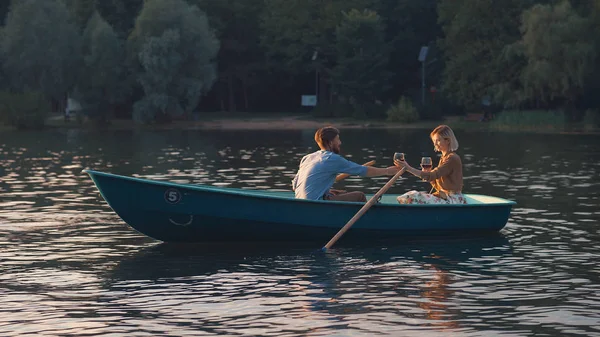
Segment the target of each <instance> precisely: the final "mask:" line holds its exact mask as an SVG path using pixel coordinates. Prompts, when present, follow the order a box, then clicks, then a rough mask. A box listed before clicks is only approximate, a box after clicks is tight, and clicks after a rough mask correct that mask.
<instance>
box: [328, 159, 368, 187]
mask: <svg viewBox="0 0 600 337" xmlns="http://www.w3.org/2000/svg"><path fill="white" fill-rule="evenodd" d="M373 165H375V161H374V160H371V161H369V162H366V163H364V164H362V166H373ZM349 176H350V175H349V174H348V173H342V174H338V176H337V177H335V182H336V183H337V182H338V181H342V180H344V179H346V178H348V177H349Z"/></svg>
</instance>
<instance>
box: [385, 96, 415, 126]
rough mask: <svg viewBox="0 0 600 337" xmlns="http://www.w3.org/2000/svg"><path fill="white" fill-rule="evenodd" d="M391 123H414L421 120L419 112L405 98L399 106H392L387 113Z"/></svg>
mask: <svg viewBox="0 0 600 337" xmlns="http://www.w3.org/2000/svg"><path fill="white" fill-rule="evenodd" d="M386 114H387V119H388V120H389V121H391V122H401V123H413V122H416V121H417V120H419V112H418V111H417V109H416V108H415V106H414V105H413V103H412V102H411V101H410V99H408V98H407V97H405V96H402V97H400V100H399V101H398V104H396V105H392V106H391V107H390V108H389V109H388V110H387V112H386Z"/></svg>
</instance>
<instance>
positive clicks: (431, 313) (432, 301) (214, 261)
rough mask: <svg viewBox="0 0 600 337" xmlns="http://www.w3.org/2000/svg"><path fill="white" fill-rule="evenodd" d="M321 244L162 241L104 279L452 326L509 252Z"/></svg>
mask: <svg viewBox="0 0 600 337" xmlns="http://www.w3.org/2000/svg"><path fill="white" fill-rule="evenodd" d="M317 247H319V246H318V245H316V244H315V245H312V246H308V247H307V245H306V244H298V245H289V244H285V245H272V244H262V245H257V244H243V243H238V244H227V245H223V244H216V243H214V244H208V245H207V244H202V245H199V244H194V245H173V244H158V245H156V246H153V247H150V248H147V249H143V250H141V251H139V252H138V253H136V254H134V255H132V256H130V257H129V258H126V259H125V260H123V261H121V262H120V263H119V264H118V265H117V266H116V267H115V268H114V269H113V270H112V271H111V277H110V278H109V279H110V280H111V281H110V282H111V283H113V284H115V283H118V288H119V289H121V290H122V289H123V288H124V287H125V288H131V290H138V288H137V287H141V288H144V287H147V286H148V285H151V287H157V286H158V287H160V289H162V290H161V291H164V296H166V297H165V298H168V297H169V296H172V295H173V293H174V292H176V291H178V290H177V289H179V291H184V292H185V296H189V297H190V298H193V299H195V300H196V301H198V299H199V298H202V299H203V298H210V301H211V302H210V303H213V302H219V301H223V302H235V301H239V298H246V300H245V301H244V304H243V305H244V306H251V307H256V308H265V307H268V308H271V307H273V306H274V307H277V308H279V310H282V311H283V312H285V314H286V315H285V317H287V318H289V319H294V320H300V321H302V322H310V321H312V322H316V321H321V320H324V317H327V320H328V322H330V324H335V325H336V326H340V327H342V328H343V326H345V325H354V324H355V322H356V320H357V319H365V320H367V321H371V322H373V320H375V321H379V320H380V321H381V322H380V323H381V324H390V326H394V324H395V322H396V323H397V321H398V320H399V319H400V320H403V321H410V322H411V325H412V326H413V327H421V328H422V327H427V328H429V329H456V328H460V323H459V322H460V316H461V310H460V305H461V303H462V301H464V299H463V298H462V297H463V296H464V295H465V292H464V291H463V289H462V288H463V287H470V286H471V285H472V284H473V283H472V282H473V280H481V279H491V278H494V277H495V276H494V275H489V273H490V272H489V270H490V268H489V267H487V268H482V266H484V265H486V264H488V265H490V264H494V263H496V262H497V260H498V259H501V258H502V257H503V256H507V255H510V254H512V253H511V250H512V248H511V244H510V242H509V240H508V239H507V238H505V237H504V236H503V235H502V234H497V235H487V236H482V237H470V238H467V239H451V240H450V239H447V238H437V239H431V238H426V239H410V240H406V241H398V240H394V241H392V240H388V241H379V242H369V243H363V244H353V245H340V246H338V247H336V248H334V249H330V250H328V251H327V252H321V251H320V250H319V249H318V248H317ZM491 269H493V268H491ZM486 273H487V274H488V275H486ZM140 280H144V281H142V282H140ZM130 281H133V282H130ZM181 284H187V286H183V287H182V286H181ZM182 289H183V290H182ZM156 291H157V290H156V289H155V290H154V291H153V292H152V296H156V295H157V293H156ZM159 293H160V291H159ZM457 293H458V294H457ZM249 294H251V296H250V295H249ZM180 296H181V294H180ZM202 303H203V305H205V304H206V303H204V302H202ZM235 303H239V302H235ZM215 310H217V311H218V309H215ZM220 314H222V315H227V313H224V312H223V313H220ZM363 316H364V317H363ZM367 316H368V317H367ZM351 322H354V323H351ZM307 324H308V323H307ZM328 324H329V323H328ZM411 325H408V326H404V328H407V327H410V326H411ZM327 326H329V325H327ZM396 326H397V324H396ZM411 332H415V330H411Z"/></svg>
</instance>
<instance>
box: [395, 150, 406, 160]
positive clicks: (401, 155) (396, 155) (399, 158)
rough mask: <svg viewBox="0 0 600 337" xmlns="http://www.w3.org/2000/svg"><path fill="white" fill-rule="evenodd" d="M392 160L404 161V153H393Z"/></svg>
mask: <svg viewBox="0 0 600 337" xmlns="http://www.w3.org/2000/svg"><path fill="white" fill-rule="evenodd" d="M394 160H400V161H404V153H402V152H395V153H394Z"/></svg>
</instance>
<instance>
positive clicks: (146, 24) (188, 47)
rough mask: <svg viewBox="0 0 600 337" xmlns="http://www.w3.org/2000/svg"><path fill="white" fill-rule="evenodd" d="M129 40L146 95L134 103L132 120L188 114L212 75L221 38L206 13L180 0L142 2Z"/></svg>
mask: <svg viewBox="0 0 600 337" xmlns="http://www.w3.org/2000/svg"><path fill="white" fill-rule="evenodd" d="M128 44H129V49H130V51H131V52H133V53H134V55H137V59H138V60H139V65H140V67H139V68H137V69H136V74H137V78H138V81H139V83H140V84H141V85H142V87H143V89H144V93H145V97H144V98H143V99H142V100H140V101H138V102H137V103H136V104H135V106H134V114H135V116H136V119H137V120H140V121H146V122H147V121H151V120H153V121H166V120H169V118H171V117H172V116H174V115H177V114H180V113H184V114H186V115H187V117H189V114H190V113H191V111H192V110H193V109H195V108H196V106H197V105H198V102H199V100H200V97H201V95H202V94H204V93H206V92H207V91H208V90H210V88H211V87H212V85H213V83H214V81H215V79H216V65H215V60H214V59H215V57H216V55H217V53H218V51H219V41H218V40H217V39H216V38H215V35H214V32H213V31H212V30H211V29H210V27H209V25H208V20H207V18H206V15H205V14H204V13H203V12H201V11H200V10H199V9H198V8H197V7H196V6H190V5H189V4H187V3H186V2H184V1H183V0H172V1H169V2H165V1H162V0H146V2H145V3H144V8H143V9H142V12H141V13H140V15H139V16H138V18H137V20H136V25H135V29H134V30H133V32H132V33H131V36H130V38H129V41H128Z"/></svg>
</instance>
